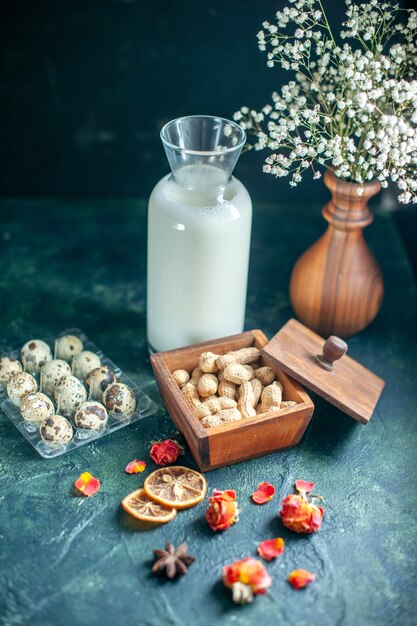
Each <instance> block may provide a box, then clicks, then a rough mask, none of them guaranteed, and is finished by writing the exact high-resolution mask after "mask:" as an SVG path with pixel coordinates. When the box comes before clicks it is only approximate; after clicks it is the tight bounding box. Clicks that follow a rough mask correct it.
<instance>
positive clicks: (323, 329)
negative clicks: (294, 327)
mask: <svg viewBox="0 0 417 626" xmlns="http://www.w3.org/2000/svg"><path fill="white" fill-rule="evenodd" d="M324 182H325V184H326V186H327V187H328V188H329V189H330V191H331V194H332V199H331V200H330V202H329V203H328V204H326V206H325V207H324V208H323V212H322V213H323V217H324V218H325V219H326V220H327V221H328V222H329V226H328V227H327V230H326V232H325V233H324V235H323V236H322V237H321V238H320V239H319V240H318V241H317V242H316V243H315V244H313V245H312V246H311V247H310V248H309V249H308V250H307V251H306V252H305V253H304V254H303V255H302V256H301V257H300V258H299V259H298V261H297V263H296V264H295V266H294V269H293V271H292V274H291V280H290V298H291V304H292V306H293V308H294V311H295V313H296V315H297V316H298V317H299V318H300V320H301V321H303V322H304V323H305V324H306V325H307V326H309V327H310V328H312V329H314V330H315V331H317V332H318V333H319V334H321V335H324V336H328V335H332V334H335V335H338V336H339V337H348V336H350V335H353V334H354V333H357V332H359V331H360V330H362V329H364V328H365V327H366V326H368V324H370V323H371V322H372V320H373V319H374V318H375V317H376V315H377V313H378V311H379V309H380V307H381V303H382V297H383V293H384V282H383V278H382V274H381V270H380V268H379V265H378V263H377V262H376V260H375V257H374V256H373V255H372V253H371V251H370V250H369V248H368V246H367V244H366V242H365V239H364V237H363V233H362V229H363V228H365V226H368V224H370V223H371V222H372V220H373V215H372V213H371V211H370V210H369V207H368V204H367V202H368V200H369V198H371V197H372V196H374V195H375V194H377V193H378V192H379V190H380V188H381V185H380V183H379V182H377V181H375V182H370V183H366V184H365V185H364V186H363V194H362V195H359V194H358V189H359V188H360V185H358V184H355V183H348V182H345V181H343V180H341V179H339V178H337V177H336V176H335V175H334V174H333V172H331V171H330V170H329V171H327V172H326V174H325V175H324Z"/></svg>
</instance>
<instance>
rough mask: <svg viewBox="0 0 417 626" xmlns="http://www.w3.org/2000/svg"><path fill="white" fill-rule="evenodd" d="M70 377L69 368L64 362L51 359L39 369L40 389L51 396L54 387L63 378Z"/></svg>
mask: <svg viewBox="0 0 417 626" xmlns="http://www.w3.org/2000/svg"><path fill="white" fill-rule="evenodd" d="M68 376H71V368H70V366H69V365H68V363H67V362H66V361H63V360H62V359H53V361H48V363H47V364H46V365H44V366H43V368H42V369H41V389H42V391H43V392H45V393H47V394H48V396H52V395H53V393H54V387H55V385H57V384H58V383H59V382H61V380H63V379H64V378H68Z"/></svg>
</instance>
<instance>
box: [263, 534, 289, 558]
mask: <svg viewBox="0 0 417 626" xmlns="http://www.w3.org/2000/svg"><path fill="white" fill-rule="evenodd" d="M284 549H285V542H284V540H283V539H281V537H277V539H267V540H266V541H262V543H260V544H259V546H258V554H259V556H261V557H262V558H263V559H265V561H272V560H273V559H276V558H277V556H281V554H283V553H284Z"/></svg>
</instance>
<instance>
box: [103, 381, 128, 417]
mask: <svg viewBox="0 0 417 626" xmlns="http://www.w3.org/2000/svg"><path fill="white" fill-rule="evenodd" d="M103 404H104V406H105V407H106V409H107V410H108V411H109V413H110V414H111V415H113V416H114V417H118V416H119V417H121V416H124V417H131V416H132V415H133V413H134V412H135V409H136V397H135V394H134V393H133V391H132V390H131V388H130V387H128V386H127V385H124V384H123V383H114V384H113V385H110V387H107V389H106V391H105V392H104V393H103Z"/></svg>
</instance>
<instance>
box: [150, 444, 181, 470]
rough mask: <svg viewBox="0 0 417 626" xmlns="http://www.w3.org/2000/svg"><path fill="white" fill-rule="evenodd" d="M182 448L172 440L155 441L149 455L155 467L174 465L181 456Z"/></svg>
mask: <svg viewBox="0 0 417 626" xmlns="http://www.w3.org/2000/svg"><path fill="white" fill-rule="evenodd" d="M183 452H184V450H183V448H182V447H181V446H180V445H179V444H178V443H177V442H176V441H174V440H173V439H165V441H156V442H155V443H154V444H153V445H152V447H151V450H150V453H149V454H150V455H151V458H152V460H153V461H155V463H156V464H157V465H169V464H170V463H175V461H176V460H177V459H178V457H179V455H180V454H183Z"/></svg>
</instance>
